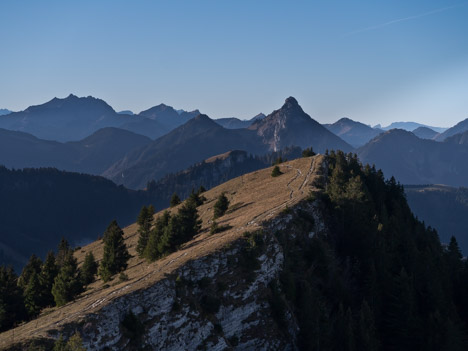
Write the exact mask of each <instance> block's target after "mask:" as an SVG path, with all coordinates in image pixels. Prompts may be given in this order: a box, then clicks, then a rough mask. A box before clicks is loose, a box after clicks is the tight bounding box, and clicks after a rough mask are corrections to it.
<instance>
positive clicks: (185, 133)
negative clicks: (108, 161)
mask: <svg viewBox="0 0 468 351" xmlns="http://www.w3.org/2000/svg"><path fill="white" fill-rule="evenodd" d="M236 149H241V150H246V151H248V152H250V153H254V154H261V153H264V152H266V151H267V148H266V146H265V145H264V144H263V143H262V142H261V140H260V139H259V138H257V137H256V134H255V132H253V131H250V130H247V129H226V128H223V127H221V126H220V125H219V124H217V123H215V122H214V121H213V120H212V119H210V118H209V117H208V116H206V115H198V116H197V117H196V118H193V119H191V120H190V121H188V122H187V123H186V124H184V125H182V126H180V127H178V128H176V129H174V130H173V131H171V132H170V133H168V134H167V135H164V136H163V137H161V138H159V139H157V140H155V141H153V142H151V143H150V144H148V145H146V146H145V147H143V148H141V149H139V150H135V151H133V152H131V153H129V154H128V155H126V156H125V157H124V158H123V159H122V160H120V161H119V162H117V163H116V164H114V165H113V166H112V167H110V168H109V169H108V170H107V171H106V172H104V173H103V175H104V176H105V177H108V178H110V179H112V180H113V181H115V182H116V183H118V184H124V185H125V186H127V187H130V188H143V187H145V186H146V183H147V182H148V181H150V180H152V179H159V178H161V177H163V176H164V175H166V174H168V173H172V172H177V171H180V170H182V169H184V168H187V167H189V166H190V165H192V164H194V163H196V162H201V161H202V160H204V159H206V158H208V157H210V156H214V155H217V154H221V153H224V152H227V151H230V150H236Z"/></svg>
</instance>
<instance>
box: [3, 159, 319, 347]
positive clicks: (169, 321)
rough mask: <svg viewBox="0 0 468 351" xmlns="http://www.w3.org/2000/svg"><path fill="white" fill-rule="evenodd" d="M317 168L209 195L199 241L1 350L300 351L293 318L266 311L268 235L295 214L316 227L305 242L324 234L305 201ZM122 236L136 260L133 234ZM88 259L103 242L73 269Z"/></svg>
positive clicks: (275, 264)
mask: <svg viewBox="0 0 468 351" xmlns="http://www.w3.org/2000/svg"><path fill="white" fill-rule="evenodd" d="M322 162H323V157H322V156H316V157H313V158H304V159H299V160H295V161H292V162H288V163H285V164H282V165H281V166H280V168H281V171H282V172H283V173H284V174H282V175H281V176H280V177H277V178H273V177H271V175H270V173H271V168H268V169H264V170H261V171H257V172H254V173H250V174H247V175H244V176H242V177H239V178H236V179H233V180H231V181H229V182H227V183H225V184H223V185H221V186H218V187H216V188H214V189H212V190H210V191H208V192H207V193H205V194H204V195H205V197H206V198H207V201H206V203H205V204H204V205H202V206H201V207H200V208H199V213H200V215H201V218H202V220H203V228H202V233H201V234H200V235H199V236H197V237H196V238H195V239H194V240H193V241H191V242H189V243H187V244H186V245H184V246H183V247H182V248H181V250H179V251H177V252H175V253H173V254H171V255H169V256H167V257H165V258H164V259H162V260H159V261H157V262H155V263H151V264H149V263H147V262H145V261H142V260H141V259H139V258H137V257H133V258H132V259H131V260H130V264H129V268H128V269H127V271H126V272H125V273H126V274H127V275H128V278H129V279H128V281H124V282H122V281H119V280H118V279H117V278H115V279H114V281H112V282H111V283H110V284H106V285H103V283H102V282H101V281H97V282H95V283H94V284H92V285H91V287H90V289H89V290H88V291H87V292H85V293H84V294H83V296H81V297H80V298H79V299H78V300H76V301H75V302H73V303H69V304H68V305H66V306H63V307H62V308H56V309H53V310H51V311H47V312H45V313H43V314H42V315H41V316H40V317H39V318H38V319H37V320H35V321H32V322H29V323H27V324H24V325H22V326H20V327H19V328H16V329H14V330H11V331H8V332H6V333H3V334H1V335H0V343H1V344H0V345H2V346H3V347H5V348H6V349H11V350H13V349H22V348H23V347H26V346H25V345H30V344H31V340H36V341H35V342H36V343H37V344H38V345H40V344H44V345H48V347H51V346H50V345H52V344H53V341H54V340H55V339H56V338H58V337H59V335H60V334H62V335H64V336H65V337H69V336H70V335H72V334H73V333H75V332H76V331H78V332H80V334H81V335H82V337H83V342H84V345H85V346H86V348H87V349H89V350H127V349H128V350H132V349H140V348H142V349H145V350H146V349H148V350H181V349H184V350H200V349H206V350H225V349H232V350H295V349H297V333H298V326H297V323H296V320H295V317H294V312H293V311H292V310H291V309H290V308H288V307H287V306H286V307H285V308H283V309H282V312H281V320H282V322H281V323H279V321H278V316H277V312H275V311H274V308H272V306H274V305H275V296H276V286H278V279H279V274H280V272H281V270H282V266H283V257H284V253H283V250H284V248H283V247H282V246H281V245H280V244H279V242H278V240H277V238H276V235H275V234H277V233H278V232H279V231H281V230H285V229H286V228H289V229H291V228H292V227H291V223H292V222H293V221H294V220H295V218H296V215H295V214H296V212H297V211H307V212H308V213H310V214H311V216H314V217H315V218H316V220H315V221H313V222H314V223H316V224H314V227H313V229H311V230H310V232H309V231H308V232H307V236H310V237H312V235H313V234H314V232H316V231H320V230H322V231H323V230H324V226H323V223H322V221H321V219H320V214H319V212H318V211H317V210H314V205H313V203H311V202H310V201H307V197H308V195H309V192H310V190H311V189H312V187H311V184H312V182H313V181H314V179H317V177H320V175H319V172H320V171H319V170H321V165H322ZM222 192H225V193H226V194H227V195H228V198H229V200H230V204H231V206H230V209H229V210H228V213H227V214H226V215H225V216H223V217H222V218H221V219H220V220H219V224H220V225H223V226H225V228H228V230H225V231H223V232H221V233H218V234H214V235H210V234H209V230H208V228H209V226H210V224H211V218H212V206H213V203H214V201H215V200H216V198H217V196H218V195H219V194H220V193H222ZM157 215H158V214H157ZM157 215H156V216H157ZM125 234H126V243H127V246H128V247H129V249H130V252H131V253H133V254H135V251H134V250H135V245H136V240H137V238H136V236H137V235H136V226H135V225H133V226H130V227H128V228H126V229H125ZM291 234H292V233H291ZM89 251H92V252H93V253H94V254H95V256H96V257H97V259H100V258H101V257H102V243H101V242H100V241H97V242H94V243H92V244H90V245H88V246H87V247H84V248H82V249H80V250H78V251H77V252H76V256H77V258H78V260H79V261H82V260H83V257H84V255H85V253H86V252H89Z"/></svg>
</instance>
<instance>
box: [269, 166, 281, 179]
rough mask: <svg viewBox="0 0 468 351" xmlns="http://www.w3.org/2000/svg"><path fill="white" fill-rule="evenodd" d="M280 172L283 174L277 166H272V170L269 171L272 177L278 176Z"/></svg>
mask: <svg viewBox="0 0 468 351" xmlns="http://www.w3.org/2000/svg"><path fill="white" fill-rule="evenodd" d="M281 174H283V172H281V170H280V168H279V167H278V166H275V167H273V170H272V171H271V176H272V177H278V176H280V175H281Z"/></svg>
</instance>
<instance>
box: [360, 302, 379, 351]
mask: <svg viewBox="0 0 468 351" xmlns="http://www.w3.org/2000/svg"><path fill="white" fill-rule="evenodd" d="M357 349H358V350H362V351H377V350H378V349H379V342H378V338H377V334H376V328H375V322H374V316H373V314H372V310H371V309H370V307H369V305H368V303H367V301H365V300H364V301H363V302H362V305H361V311H360V315H359V325H358V331H357Z"/></svg>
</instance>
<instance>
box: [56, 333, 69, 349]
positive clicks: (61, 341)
mask: <svg viewBox="0 0 468 351" xmlns="http://www.w3.org/2000/svg"><path fill="white" fill-rule="evenodd" d="M53 351H67V343H66V342H65V339H64V338H63V335H62V334H60V336H59V337H58V339H57V340H55V342H54V349H53Z"/></svg>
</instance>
